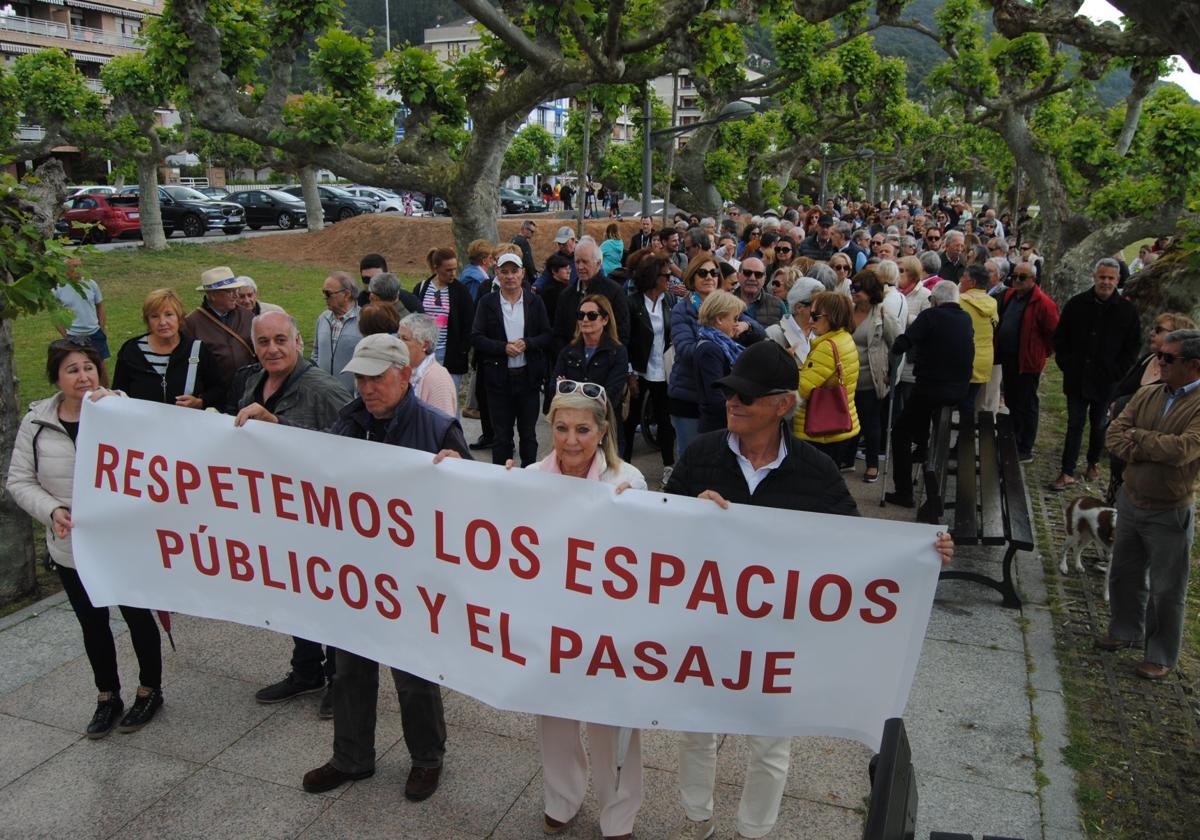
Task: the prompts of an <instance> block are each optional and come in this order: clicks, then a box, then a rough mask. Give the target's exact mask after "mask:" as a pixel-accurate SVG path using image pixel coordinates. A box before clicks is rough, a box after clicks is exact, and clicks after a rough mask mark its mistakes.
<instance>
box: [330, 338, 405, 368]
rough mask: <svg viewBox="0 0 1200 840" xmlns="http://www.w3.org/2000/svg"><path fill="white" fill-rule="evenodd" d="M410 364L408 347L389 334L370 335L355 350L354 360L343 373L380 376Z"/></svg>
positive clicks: (348, 363)
mask: <svg viewBox="0 0 1200 840" xmlns="http://www.w3.org/2000/svg"><path fill="white" fill-rule="evenodd" d="M408 363H409V355H408V345H406V344H405V343H404V342H403V341H401V340H400V339H398V338H396V336H394V335H388V334H387V333H376V334H374V335H369V336H367V337H366V338H364V339H362V340H361V341H359V342H358V345H357V346H356V347H355V348H354V358H352V359H351V360H350V361H349V362H347V364H346V366H345V367H344V368H342V373H357V374H358V375H359V376H379V375H380V374H381V373H383V372H384V371H386V370H387V369H388V368H391V367H404V366H405V365H407V364H408Z"/></svg>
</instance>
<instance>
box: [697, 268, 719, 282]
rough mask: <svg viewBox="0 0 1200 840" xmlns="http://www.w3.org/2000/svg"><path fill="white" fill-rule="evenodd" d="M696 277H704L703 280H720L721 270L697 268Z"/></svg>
mask: <svg viewBox="0 0 1200 840" xmlns="http://www.w3.org/2000/svg"><path fill="white" fill-rule="evenodd" d="M696 276H697V277H704V278H708V277H711V278H712V279H713V280H720V279H721V269H719V268H697V269H696Z"/></svg>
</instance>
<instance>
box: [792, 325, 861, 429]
mask: <svg viewBox="0 0 1200 840" xmlns="http://www.w3.org/2000/svg"><path fill="white" fill-rule="evenodd" d="M829 347H830V349H832V350H833V367H834V369H835V370H836V371H837V384H836V385H822V386H821V387H820V388H813V389H812V393H810V394H809V395H808V407H807V408H806V409H805V411H804V434H805V436H807V437H810V438H820V437H829V436H830V435H841V434H845V433H846V432H849V431H850V430H851V429H853V428H854V421H853V419H851V417H850V400H849V399H848V398H847V397H846V384H845V382H844V381H843V379H842V359H841V357H840V356H839V355H838V348H837V340H836V339H830V340H829Z"/></svg>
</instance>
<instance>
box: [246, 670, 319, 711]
mask: <svg viewBox="0 0 1200 840" xmlns="http://www.w3.org/2000/svg"><path fill="white" fill-rule="evenodd" d="M324 687H325V680H323V679H322V680H318V681H317V682H314V683H307V682H300V681H299V680H297V679H296V675H295V674H288V675H287V676H286V677H284V678H283V679H281V680H280V681H279V682H277V683H273V684H272V685H269V686H267V687H266V688H260V689H259V690H258V691H256V692H254V699H255V700H257V701H258V702H259V703H262V704H264V705H270V704H271V703H282V702H283V701H284V700H291V699H292V698H293V697H299V696H300V695H301V694H314V693H316V692H318V691H320V690H321V689H323V688H324Z"/></svg>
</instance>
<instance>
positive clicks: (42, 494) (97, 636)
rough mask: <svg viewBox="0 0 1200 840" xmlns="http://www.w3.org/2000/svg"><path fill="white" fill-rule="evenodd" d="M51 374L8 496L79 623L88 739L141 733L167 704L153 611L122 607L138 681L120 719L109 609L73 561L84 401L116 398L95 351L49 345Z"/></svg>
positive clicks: (26, 425) (18, 449)
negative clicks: (37, 526)
mask: <svg viewBox="0 0 1200 840" xmlns="http://www.w3.org/2000/svg"><path fill="white" fill-rule="evenodd" d="M46 374H47V376H48V377H49V379H50V382H51V384H53V385H56V386H57V387H58V393H57V394H55V395H54V396H53V397H50V398H49V399H46V400H39V401H38V402H35V403H33V404H32V405H30V406H29V413H28V414H26V415H25V419H23V420H22V421H21V427H20V428H19V429H18V430H17V442H16V444H15V445H14V446H13V453H12V462H11V464H10V466H9V469H8V492H9V493H10V494H12V497H13V499H15V500H16V502H17V504H18V505H20V507H21V509H22V510H24V511H25V512H26V513H28V514H29V515H30V516H32V517H33V518H34V519H36V520H37V521H39V522H41V523H42V524H43V525H45V526H46V548H47V550H48V551H49V554H50V560H51V561H52V563H53V564H54V566H55V567H56V569H57V570H58V576H59V578H60V579H61V580H62V585H63V589H64V590H66V593H67V598H68V599H69V600H70V602H71V607H72V608H73V609H74V610H75V617H76V618H77V619H79V626H80V627H81V628H82V630H83V646H84V648H85V649H86V651H87V656H88V661H89V662H90V663H91V665H92V674H93V676H94V678H95V681H96V689H97V690H98V691H99V692H100V696H99V699H98V702H97V704H96V711H95V713H94V714H93V715H92V719H91V722H89V723H88V726H87V736H88V737H89V738H103V737H104V736H105V735H107V734H108V733H109V732H111V731H112V729H113V727H114V726H117V721H118V720H120V725H119V727H118V728H119V729H120V731H122V732H133V731H136V730H138V729H141V728H142V727H143V726H145V725H146V724H147V723H149V722H150V720H151V718H153V717H154V713H155V712H156V711H158V707H159V706H161V705H162V702H163V696H162V650H161V647H160V637H159V633H158V625H156V624H155V623H154V616H153V615H152V614H151V612H150V610H147V609H142V608H140V607H125V606H122V607H121V616H122V618H124V619H125V623H126V624H127V625H129V635H130V637H131V638H132V640H133V650H134V652H135V653H136V654H137V659H138V668H139V671H140V674H139V676H140V682H141V685H140V686H139V687H138V691H137V698H136V699H135V701H134V704H133V706H132V708H130V710H129V712H128V713H127V714H126V715H125V717H124V718H121V712H122V711H123V709H124V704H123V703H122V702H121V681H120V677H119V676H118V674H117V649H116V645H115V644H114V642H113V635H112V629H111V628H110V627H109V624H108V607H96V606H93V605H92V602H91V599H89V598H88V594H87V590H85V589H84V588H83V583H82V582H81V581H80V579H79V575H78V573H77V572H76V571H75V563H74V561H73V559H72V556H71V483H72V476H73V475H74V473H75V438H76V435H77V434H78V432H79V417H80V413H81V411H82V408H83V399H84V395H85V394H88V393H89V392H90V393H91V399H92V400H98V399H100V398H101V397H104V396H108V395H110V394H112V393H113V392H112V391H109V390H108V389H107V388H106V387H102V386H105V385H107V384H108V382H107V377H106V376H105V374H104V368H103V363H102V362H101V359H100V354H99V353H98V352H97V351H96V349H95V348H93V347H92V346H91V345H89V344H78V343H76V342H75V341H73V340H71V339H63V340H61V341H55V342H54V343H53V344H51V345H50V352H49V354H48V357H47V359H46Z"/></svg>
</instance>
